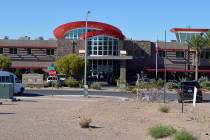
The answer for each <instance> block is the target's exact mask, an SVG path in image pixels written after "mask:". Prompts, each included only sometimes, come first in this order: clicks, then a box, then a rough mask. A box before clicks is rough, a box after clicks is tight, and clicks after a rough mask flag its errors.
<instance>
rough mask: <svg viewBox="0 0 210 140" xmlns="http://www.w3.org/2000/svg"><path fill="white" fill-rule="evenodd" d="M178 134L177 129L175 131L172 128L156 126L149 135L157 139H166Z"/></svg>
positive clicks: (150, 130)
mask: <svg viewBox="0 0 210 140" xmlns="http://www.w3.org/2000/svg"><path fill="white" fill-rule="evenodd" d="M174 133H176V129H174V128H173V127H171V126H162V125H158V126H154V127H152V128H150V129H149V135H150V136H151V137H153V138H155V139H157V138H165V137H167V136H170V135H172V134H174Z"/></svg>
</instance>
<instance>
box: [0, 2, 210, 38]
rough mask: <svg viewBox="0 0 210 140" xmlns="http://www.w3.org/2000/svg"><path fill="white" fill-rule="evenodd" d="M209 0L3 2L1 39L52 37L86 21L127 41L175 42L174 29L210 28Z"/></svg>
mask: <svg viewBox="0 0 210 140" xmlns="http://www.w3.org/2000/svg"><path fill="white" fill-rule="evenodd" d="M209 5H210V1H209V0H104V1H100V0H30V1H29V0H4V1H1V5H0V38H2V37H4V36H6V35H7V36H10V38H13V39H16V38H18V37H20V36H25V35H28V36H31V37H32V38H36V37H38V36H43V37H44V38H45V39H48V38H52V37H54V36H53V29H55V28H56V27H57V26H59V25H61V24H63V23H67V22H71V21H78V20H84V19H85V13H86V11H87V10H90V11H91V14H90V15H89V17H88V18H89V20H94V21H101V22H105V23H109V24H112V25H114V26H116V27H118V28H120V29H121V30H122V32H123V33H124V35H125V36H126V37H127V38H133V39H136V40H152V41H154V40H156V38H157V36H158V38H159V39H160V40H163V39H164V31H165V30H166V31H167V40H171V39H175V35H174V34H173V33H171V32H170V31H169V30H170V29H171V28H173V27H189V26H190V27H192V28H193V27H194V28H210V10H209Z"/></svg>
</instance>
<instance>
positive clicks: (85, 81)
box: [84, 11, 90, 96]
mask: <svg viewBox="0 0 210 140" xmlns="http://www.w3.org/2000/svg"><path fill="white" fill-rule="evenodd" d="M89 14H90V11H87V13H86V18H85V72H84V96H88V85H87V31H88V30H87V22H88V21H87V18H88V15H89Z"/></svg>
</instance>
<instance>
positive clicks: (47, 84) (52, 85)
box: [44, 82, 56, 87]
mask: <svg viewBox="0 0 210 140" xmlns="http://www.w3.org/2000/svg"><path fill="white" fill-rule="evenodd" d="M55 84H56V83H54V82H48V83H45V85H44V86H45V87H55Z"/></svg>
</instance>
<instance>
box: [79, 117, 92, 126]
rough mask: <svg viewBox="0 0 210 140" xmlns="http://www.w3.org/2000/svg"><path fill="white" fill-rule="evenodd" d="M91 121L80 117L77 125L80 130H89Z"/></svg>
mask: <svg viewBox="0 0 210 140" xmlns="http://www.w3.org/2000/svg"><path fill="white" fill-rule="evenodd" d="M91 121H92V120H91V118H86V117H82V118H81V119H80V121H79V125H80V127H81V128H89V127H90V123H91Z"/></svg>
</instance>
